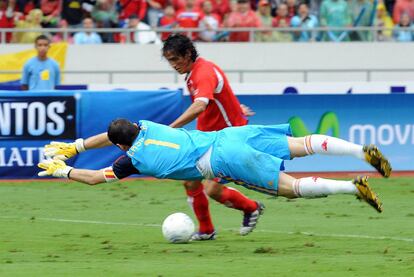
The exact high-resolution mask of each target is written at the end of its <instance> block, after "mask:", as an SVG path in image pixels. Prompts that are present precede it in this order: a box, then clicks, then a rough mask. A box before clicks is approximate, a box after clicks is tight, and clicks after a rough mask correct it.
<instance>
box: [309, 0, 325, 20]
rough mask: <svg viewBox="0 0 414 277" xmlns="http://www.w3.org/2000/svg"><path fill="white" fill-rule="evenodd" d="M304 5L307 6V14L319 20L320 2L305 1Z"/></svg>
mask: <svg viewBox="0 0 414 277" xmlns="http://www.w3.org/2000/svg"><path fill="white" fill-rule="evenodd" d="M305 3H306V4H307V5H308V8H309V13H310V14H313V15H314V16H316V17H317V18H318V19H319V12H320V11H321V3H322V0H307V1H305Z"/></svg>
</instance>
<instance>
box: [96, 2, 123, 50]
mask: <svg viewBox="0 0 414 277" xmlns="http://www.w3.org/2000/svg"><path fill="white" fill-rule="evenodd" d="M91 16H92V18H93V20H94V21H95V23H96V27H97V28H112V27H118V13H117V11H116V8H115V1H114V0H98V1H97V3H96V5H95V7H94V9H93V11H92V13H91ZM99 35H100V36H101V38H102V41H103V42H109V43H112V42H115V39H114V33H100V34H99Z"/></svg>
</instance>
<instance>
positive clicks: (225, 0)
mask: <svg viewBox="0 0 414 277" xmlns="http://www.w3.org/2000/svg"><path fill="white" fill-rule="evenodd" d="M204 2H205V0H197V1H196V6H197V7H198V8H199V9H202V8H203V3H204ZM210 2H211V4H212V6H213V10H212V13H214V14H217V15H218V16H220V22H222V21H223V19H224V16H225V15H226V14H228V13H230V12H231V10H230V2H229V0H210Z"/></svg>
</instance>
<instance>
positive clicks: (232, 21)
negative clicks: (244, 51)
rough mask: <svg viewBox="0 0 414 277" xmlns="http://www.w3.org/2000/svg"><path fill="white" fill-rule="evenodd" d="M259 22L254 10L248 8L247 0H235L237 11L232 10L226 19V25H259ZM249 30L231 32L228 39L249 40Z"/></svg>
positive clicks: (234, 26) (235, 26)
mask: <svg viewBox="0 0 414 277" xmlns="http://www.w3.org/2000/svg"><path fill="white" fill-rule="evenodd" d="M260 26H261V22H260V19H259V17H258V16H257V15H256V13H255V12H254V11H252V10H251V9H250V3H249V1H247V0H238V1H237V11H236V12H232V13H231V14H230V15H229V17H228V19H227V26H226V27H233V28H237V27H260ZM250 40H253V38H251V37H250V32H231V33H230V41H250Z"/></svg>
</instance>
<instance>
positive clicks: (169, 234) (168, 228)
mask: <svg viewBox="0 0 414 277" xmlns="http://www.w3.org/2000/svg"><path fill="white" fill-rule="evenodd" d="M193 233H194V223H193V221H192V220H191V218H190V217H189V216H188V215H186V214H185V213H173V214H171V215H169V216H167V218H166V219H165V220H164V222H163V223H162V234H163V235H164V238H165V239H166V240H168V241H169V242H171V243H185V242H188V241H189V240H190V238H191V235H192V234H193Z"/></svg>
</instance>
